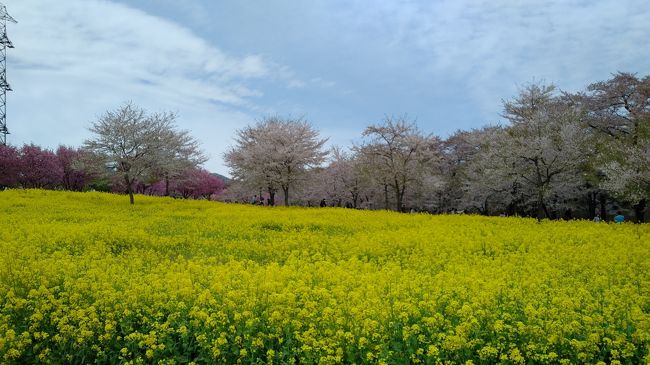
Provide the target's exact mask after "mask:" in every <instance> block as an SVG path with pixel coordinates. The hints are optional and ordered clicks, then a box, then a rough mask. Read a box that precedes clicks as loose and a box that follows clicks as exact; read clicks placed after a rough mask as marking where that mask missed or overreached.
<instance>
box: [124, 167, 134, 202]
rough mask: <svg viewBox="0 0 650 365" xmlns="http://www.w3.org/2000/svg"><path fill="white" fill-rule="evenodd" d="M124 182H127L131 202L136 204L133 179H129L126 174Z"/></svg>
mask: <svg viewBox="0 0 650 365" xmlns="http://www.w3.org/2000/svg"><path fill="white" fill-rule="evenodd" d="M124 182H125V183H126V192H127V193H128V194H129V202H130V203H131V204H135V201H134V199H133V187H132V186H131V179H129V175H128V174H126V175H124Z"/></svg>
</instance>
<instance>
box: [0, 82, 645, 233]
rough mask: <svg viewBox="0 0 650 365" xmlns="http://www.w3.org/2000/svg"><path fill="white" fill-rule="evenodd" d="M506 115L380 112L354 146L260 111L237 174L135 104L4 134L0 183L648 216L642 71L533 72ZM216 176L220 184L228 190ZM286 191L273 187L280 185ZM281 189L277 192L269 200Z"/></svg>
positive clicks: (405, 207)
mask: <svg viewBox="0 0 650 365" xmlns="http://www.w3.org/2000/svg"><path fill="white" fill-rule="evenodd" d="M502 115H503V117H504V119H505V120H506V121H507V124H505V125H492V126H486V127H483V128H478V129H473V130H469V131H458V132H456V133H455V134H453V135H452V136H450V137H448V138H446V139H443V138H440V137H438V136H436V135H434V134H428V133H425V132H423V131H421V130H420V129H419V128H418V126H417V125H416V123H415V122H413V121H411V120H409V119H408V118H407V117H405V116H387V117H386V118H384V120H382V121H381V122H380V123H377V124H374V125H370V126H368V127H367V128H365V130H364V131H363V134H362V141H361V142H360V143H358V144H356V145H354V146H352V147H351V148H348V149H342V148H333V149H332V150H326V149H325V144H326V142H327V139H325V138H321V137H320V134H319V132H318V131H317V130H316V129H315V128H314V127H313V126H311V125H310V124H309V123H308V122H307V121H305V120H304V119H301V118H298V119H295V118H293V119H292V118H280V117H269V118H265V119H263V120H261V121H259V122H258V123H256V124H254V125H249V126H247V127H245V128H243V129H241V130H239V131H237V134H236V136H235V140H234V144H233V146H232V147H231V148H230V149H229V150H228V151H227V152H226V153H225V154H224V160H225V162H226V164H227V165H228V166H229V167H230V170H231V171H230V172H231V175H232V178H233V181H232V182H231V183H230V185H229V186H228V187H227V188H225V184H224V182H223V181H222V180H221V179H219V178H217V177H215V176H213V175H211V174H210V173H208V172H207V171H205V170H203V169H202V168H201V165H202V164H203V163H204V162H205V161H206V157H205V156H204V155H203V153H202V151H201V150H200V148H199V146H198V143H197V141H196V140H195V139H194V138H193V137H191V136H190V134H189V132H188V131H183V130H179V129H178V128H177V127H176V124H175V122H176V115H174V114H173V113H153V114H149V113H147V112H145V111H144V110H142V109H141V108H138V107H136V106H134V105H132V104H125V105H123V106H122V107H120V108H118V109H116V110H113V111H108V112H106V113H105V114H104V115H102V116H101V117H100V118H98V120H97V121H95V122H93V123H92V124H91V126H90V131H91V132H92V138H90V139H88V140H86V141H84V143H83V146H82V147H80V148H73V147H64V146H62V147H59V148H58V149H57V150H56V151H50V150H47V149H42V148H40V147H38V146H34V145H25V146H23V147H21V148H17V147H12V146H0V187H5V188H6V187H10V188H13V187H22V188H46V189H67V190H78V191H82V190H88V189H95V190H102V191H114V192H122V193H127V194H128V195H129V196H130V202H131V203H132V204H133V203H134V194H136V193H141V194H151V195H166V196H177V197H184V198H212V199H215V198H219V199H221V200H224V201H231V202H246V203H250V202H255V203H257V204H267V205H275V204H276V203H279V202H280V201H281V202H282V203H283V204H284V205H304V206H341V207H350V208H363V209H393V210H396V211H426V212H431V213H452V212H467V213H477V214H484V215H520V216H533V217H537V218H540V219H541V218H551V219H557V218H573V217H580V218H589V219H593V218H594V217H595V216H596V215H598V216H599V217H600V218H601V219H604V220H608V219H609V218H610V217H611V216H612V215H614V214H616V213H617V212H618V211H623V212H624V213H626V214H627V215H631V216H633V217H634V219H635V220H636V221H638V222H642V221H644V220H645V212H646V208H647V202H648V199H650V76H646V77H642V78H640V77H637V76H636V75H634V74H630V73H618V74H615V75H613V76H612V78H610V79H609V80H606V81H602V82H596V83H593V84H591V85H589V86H587V87H586V88H585V90H583V91H580V92H577V93H567V92H562V91H560V90H558V89H556V88H555V87H554V86H553V85H544V84H531V85H529V86H527V87H525V88H523V89H522V90H521V91H520V93H519V95H517V96H515V97H514V98H512V99H510V100H506V101H504V102H503V114H502ZM224 188H225V190H224ZM276 197H281V199H279V200H278V199H276ZM276 200H278V201H277V202H276Z"/></svg>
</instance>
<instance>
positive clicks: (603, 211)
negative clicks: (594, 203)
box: [599, 192, 608, 222]
mask: <svg viewBox="0 0 650 365" xmlns="http://www.w3.org/2000/svg"><path fill="white" fill-rule="evenodd" d="M599 198H600V219H602V220H603V221H604V222H607V221H608V219H607V195H605V194H604V193H602V192H601V193H600V194H599Z"/></svg>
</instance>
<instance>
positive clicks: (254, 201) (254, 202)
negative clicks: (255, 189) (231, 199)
mask: <svg viewBox="0 0 650 365" xmlns="http://www.w3.org/2000/svg"><path fill="white" fill-rule="evenodd" d="M251 204H253V205H257V195H254V196H253V199H251Z"/></svg>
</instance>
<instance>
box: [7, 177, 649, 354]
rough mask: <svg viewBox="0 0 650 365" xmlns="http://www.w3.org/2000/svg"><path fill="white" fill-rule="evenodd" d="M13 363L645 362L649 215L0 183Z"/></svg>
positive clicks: (647, 311)
mask: <svg viewBox="0 0 650 365" xmlns="http://www.w3.org/2000/svg"><path fill="white" fill-rule="evenodd" d="M0 217H1V220H0V222H1V225H0V252H1V253H2V255H1V256H0V304H1V306H0V308H1V309H0V363H6V364H26V363H66V364H72V363H77V364H82V363H110V364H141V363H157V364H186V363H195V364H208V363H244V364H285V363H294V364H311V363H321V364H336V363H346V364H347V363H356V364H368V363H372V364H374V363H385V364H404V363H422V364H492V363H504V364H526V363H549V364H569V363H599V362H602V363H622V364H638V363H648V362H650V355H649V353H650V225H632V224H622V225H609V224H604V223H603V224H596V223H592V222H580V221H574V222H542V223H537V222H536V221H534V220H531V219H518V218H498V217H492V218H488V217H478V216H431V215H419V214H418V215H408V214H397V213H391V212H368V211H357V210H351V209H350V210H346V209H333V208H326V209H305V208H281V207H276V208H267V207H255V206H243V205H226V204H220V203H214V202H204V201H179V200H173V199H166V198H149V197H140V196H138V197H137V199H136V205H135V206H130V205H129V204H128V199H126V198H125V197H123V196H116V195H111V194H103V193H67V192H52V191H40V190H27V191H24V190H22V191H21V190H9V191H4V192H0Z"/></svg>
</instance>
